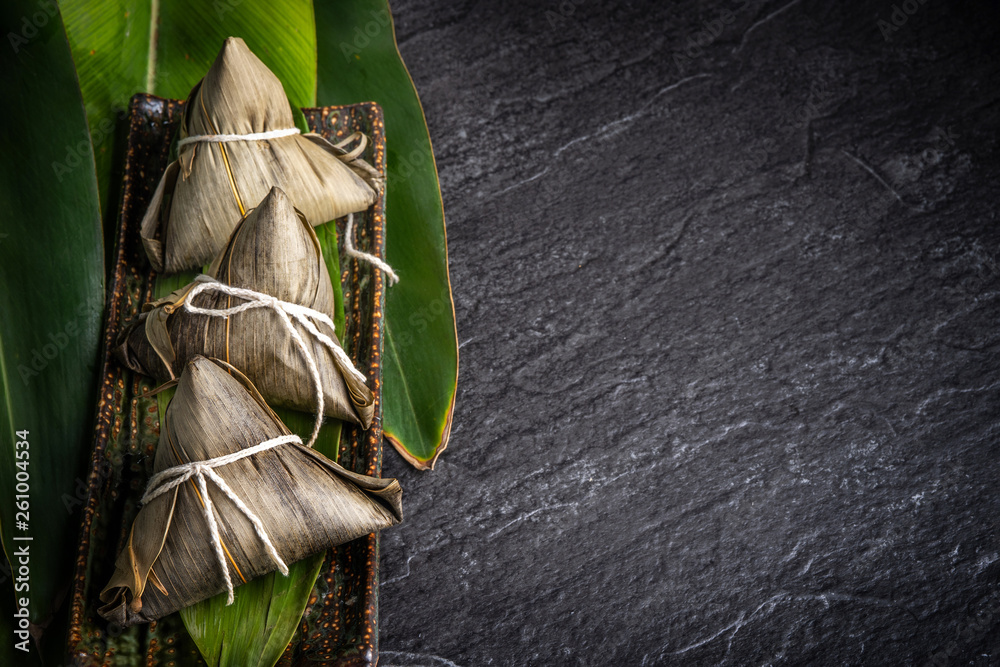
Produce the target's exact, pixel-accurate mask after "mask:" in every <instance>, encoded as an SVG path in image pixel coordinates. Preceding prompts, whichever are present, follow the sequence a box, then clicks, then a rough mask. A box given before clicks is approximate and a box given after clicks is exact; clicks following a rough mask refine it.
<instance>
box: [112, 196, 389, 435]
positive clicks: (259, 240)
mask: <svg viewBox="0 0 1000 667" xmlns="http://www.w3.org/2000/svg"><path fill="white" fill-rule="evenodd" d="M338 287H339V285H338ZM247 290H249V292H248V291H247ZM333 309H334V294H333V287H332V284H331V282H330V274H329V272H328V271H327V269H326V265H325V264H324V262H323V253H322V250H321V248H320V245H319V240H318V239H317V237H316V232H315V231H314V230H313V228H312V226H310V225H309V224H308V222H306V220H305V219H304V217H303V216H302V215H301V214H300V213H299V212H298V211H297V210H296V209H295V208H294V207H293V206H292V203H291V202H290V201H289V199H288V197H287V196H286V195H285V193H284V192H282V191H281V190H280V189H279V188H272V189H271V192H270V193H268V195H267V197H265V198H264V200H263V201H262V202H260V204H259V205H258V206H257V207H256V208H254V209H253V210H252V211H251V212H250V213H249V214H248V215H247V216H245V217H244V218H243V219H242V220H241V221H240V222H239V224H238V225H237V227H236V229H234V230H233V232H232V235H231V238H230V240H229V244H228V245H227V246H226V247H225V248H224V249H223V251H222V252H221V253H220V254H219V256H218V257H217V258H216V259H215V261H214V262H213V263H212V266H211V268H210V270H209V276H208V277H204V276H203V277H201V278H200V279H199V280H196V281H195V282H193V283H191V284H189V285H187V286H185V287H182V288H181V289H179V290H176V291H175V292H173V293H172V294H170V295H168V296H166V297H164V298H162V299H160V300H159V301H156V302H154V303H152V304H147V305H146V307H145V310H146V312H144V313H142V315H140V317H139V319H138V321H136V322H134V323H132V324H131V325H130V326H129V327H127V328H126V329H125V330H124V331H123V332H122V334H121V336H120V337H119V340H118V345H117V348H116V350H115V353H116V355H117V357H118V359H119V360H120V361H121V362H122V363H123V364H125V365H126V366H127V367H128V368H130V369H132V370H133V371H136V372H139V373H143V374H145V375H150V376H153V377H155V378H157V379H159V380H169V379H172V378H175V377H177V376H178V375H179V374H180V371H181V370H183V368H184V366H185V364H186V363H187V361H188V360H189V359H191V358H192V357H193V356H194V355H196V354H203V355H206V356H210V357H217V358H220V359H224V360H225V361H227V362H228V363H231V364H233V365H234V366H236V367H237V368H239V369H240V371H242V372H243V373H245V374H246V375H247V377H249V378H250V380H251V381H252V382H253V383H254V384H255V385H256V386H257V387H258V388H259V390H260V392H261V393H262V394H263V396H264V397H265V399H266V400H268V401H269V402H271V403H272V404H274V405H281V406H285V407H290V408H295V409H298V410H303V411H316V412H317V414H318V416H319V417H321V416H322V415H323V414H325V415H327V416H330V417H336V418H338V419H344V420H347V421H352V422H360V423H361V424H363V425H364V426H365V427H367V426H368V425H369V424H370V423H371V420H372V415H373V412H374V399H373V396H372V392H371V390H370V389H369V388H368V386H367V385H366V384H365V378H364V376H363V375H362V374H361V373H359V372H358V371H357V370H356V369H355V368H354V366H353V364H352V363H351V361H350V359H349V358H348V357H347V355H346V354H345V353H344V351H343V350H342V349H341V347H340V344H339V343H338V342H337V337H336V335H335V334H334V330H333V322H332V318H333ZM319 386H321V387H322V391H319V389H318V387H319ZM318 404H321V405H322V410H318V409H317V405H318ZM317 427H318V423H317Z"/></svg>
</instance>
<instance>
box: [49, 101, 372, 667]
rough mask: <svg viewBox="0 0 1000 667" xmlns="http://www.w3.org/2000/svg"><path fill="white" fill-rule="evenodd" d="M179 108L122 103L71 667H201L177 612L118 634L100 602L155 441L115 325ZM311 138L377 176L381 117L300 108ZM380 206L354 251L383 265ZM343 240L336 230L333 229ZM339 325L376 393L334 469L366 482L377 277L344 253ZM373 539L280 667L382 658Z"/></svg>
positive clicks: (332, 577) (143, 275)
mask: <svg viewBox="0 0 1000 667" xmlns="http://www.w3.org/2000/svg"><path fill="white" fill-rule="evenodd" d="M183 109H184V103H183V102H179V101H177V100H167V99H162V98H159V97H154V96H152V95H136V96H135V97H133V98H132V102H131V105H130V112H131V113H130V127H129V135H128V146H127V155H126V162H125V176H124V182H123V186H122V189H123V195H122V209H121V218H120V226H119V229H118V238H117V242H116V246H115V264H114V266H113V268H112V273H111V275H110V277H109V282H108V299H107V313H106V318H105V331H104V338H103V343H104V344H103V350H102V358H101V360H100V363H101V371H102V372H101V387H100V394H99V400H98V407H97V423H96V427H95V429H96V433H95V441H94V451H93V456H92V458H91V468H90V473H89V477H88V480H87V484H88V489H87V494H88V495H87V502H86V505H85V507H84V508H83V520H82V521H83V524H82V527H81V540H80V548H79V552H78V554H77V562H76V574H75V578H74V583H73V591H72V600H71V604H72V609H71V618H70V632H69V645H68V651H69V654H70V659H71V660H70V661H71V664H74V665H81V666H82V665H93V666H97V665H107V666H111V665H122V666H123V667H124V666H126V665H128V666H132V665H171V664H173V665H196V664H204V663H203V662H202V660H201V657H200V655H199V654H198V650H197V648H196V647H195V645H194V643H193V642H192V640H191V639H190V637H189V636H188V635H187V633H186V632H185V630H184V626H183V624H182V622H181V620H180V617H179V615H178V614H171V615H170V616H167V617H166V618H163V619H160V620H159V621H157V622H155V623H150V624H149V625H140V626H136V627H132V628H128V629H127V630H124V631H122V630H121V629H119V628H116V627H109V624H108V623H107V622H106V621H105V620H104V619H103V618H101V617H100V616H99V615H98V614H97V608H98V607H99V606H100V604H101V602H100V600H99V599H98V594H99V593H100V591H101V589H102V588H103V587H104V585H105V583H107V581H108V580H109V578H110V577H111V574H112V572H113V571H114V563H115V558H116V557H117V555H118V552H119V551H120V550H121V548H122V546H123V545H124V543H125V540H126V538H127V536H128V531H129V528H130V526H131V525H132V521H133V519H134V518H135V515H136V514H137V512H138V510H139V498H140V496H141V495H142V493H143V490H144V488H145V486H146V481H147V480H148V478H149V475H150V471H151V469H152V466H153V456H154V453H155V452H156V445H157V442H158V440H159V429H160V421H159V413H158V408H157V402H156V397H152V398H143V397H141V395H142V394H145V393H147V392H148V391H150V390H151V389H153V388H154V386H155V384H154V381H153V380H152V379H151V378H148V377H145V376H142V375H138V374H136V373H132V372H131V371H129V370H127V369H125V368H123V367H122V366H121V365H120V364H119V363H118V362H117V361H116V360H115V359H114V358H113V357H112V356H111V354H110V350H111V349H112V348H113V346H114V342H115V339H116V338H117V336H118V332H119V331H121V329H122V327H123V326H124V325H125V324H126V323H127V322H129V321H131V320H132V319H134V318H135V317H136V316H137V314H138V313H139V312H140V309H141V307H142V304H143V303H145V302H147V301H149V300H151V297H152V293H153V285H154V279H155V273H154V272H153V271H152V269H151V268H150V266H149V262H148V261H147V260H146V256H145V253H144V252H143V249H142V243H141V242H140V239H139V223H140V222H141V220H142V216H143V215H144V213H145V212H146V207H147V205H148V204H149V200H150V198H151V197H152V194H153V190H154V189H155V188H156V185H157V183H159V180H160V177H161V176H162V175H163V172H164V170H165V169H166V167H167V164H168V161H169V155H170V146H171V142H172V140H173V138H174V136H175V134H176V132H177V129H178V124H179V122H180V120H181V115H182V112H183ZM303 112H304V114H305V117H306V121H307V122H308V124H309V127H310V129H312V130H313V131H314V132H318V133H319V134H322V135H323V136H325V137H326V138H327V139H330V140H331V141H334V142H336V141H339V140H340V139H343V138H345V137H347V136H348V135H350V134H351V133H353V132H356V131H361V132H364V133H365V134H367V135H368V138H369V140H370V143H369V146H368V149H367V151H366V153H365V156H364V157H365V159H366V160H368V162H369V163H370V164H371V165H372V166H374V167H375V168H376V169H378V170H379V172H380V173H382V174H383V176H384V175H385V126H384V124H383V121H382V110H381V109H380V108H379V106H378V105H377V104H374V103H371V102H368V103H363V104H354V105H350V106H344V107H322V108H315V109H303ZM384 210H385V198H384V196H383V197H382V198H380V199H379V200H378V201H377V202H376V203H375V206H374V207H373V208H372V209H370V210H369V211H368V212H366V213H365V214H364V215H356V216H355V222H356V224H355V245H356V247H358V249H360V250H364V251H366V252H369V253H373V254H375V255H377V256H379V257H385V243H384V241H385V235H384V229H385V227H384V224H385V217H384ZM337 228H338V233H339V234H342V233H343V221H342V220H338V221H337ZM340 266H341V276H340V282H341V286H342V288H343V291H344V310H345V314H346V317H347V327H346V329H347V333H346V337H345V347H346V348H347V352H348V354H350V356H351V358H352V359H353V360H354V364H355V366H357V368H358V369H359V370H360V371H361V372H362V373H364V374H365V375H366V376H367V377H368V378H369V380H370V386H371V388H372V390H373V392H374V394H375V419H374V420H373V422H372V426H371V428H369V429H367V430H365V429H362V428H361V427H360V426H356V425H351V424H345V425H344V431H343V436H342V437H341V445H340V453H339V462H340V464H341V465H343V466H344V467H346V468H348V469H351V470H354V471H356V472H359V473H364V474H366V475H379V474H380V473H381V468H382V405H381V398H382V369H381V354H382V313H383V308H384V305H385V293H384V290H383V286H384V285H383V276H382V274H381V272H378V271H373V270H372V269H371V267H370V266H369V265H367V264H361V265H359V264H358V262H357V261H355V260H352V259H350V258H348V257H346V256H345V255H344V253H343V252H342V251H341V254H340ZM378 546H379V543H378V536H377V535H369V536H367V537H365V538H361V539H358V540H354V541H353V542H350V543H348V544H345V545H342V546H340V547H337V548H336V549H331V550H330V551H329V552H328V553H327V556H326V560H325V561H324V563H323V567H322V569H321V570H320V576H319V578H318V579H317V581H316V585H315V587H314V588H313V594H312V596H311V598H310V600H309V603H308V605H307V606H306V610H305V613H304V614H303V616H302V621H301V623H300V624H299V628H298V631H297V632H296V635H295V637H294V638H293V639H292V643H291V644H290V645H289V647H288V648H287V649H286V650H285V653H284V655H283V656H282V658H281V660H280V662H279V663H278V664H279V665H286V666H290V665H316V664H328V665H341V666H345V667H346V666H347V665H351V666H353V665H373V664H374V663H375V662H376V658H377V652H378V629H377V620H378Z"/></svg>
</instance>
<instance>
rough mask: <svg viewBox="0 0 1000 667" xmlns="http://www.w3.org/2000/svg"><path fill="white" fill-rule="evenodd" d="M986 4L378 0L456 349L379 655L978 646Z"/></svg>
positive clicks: (989, 154)
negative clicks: (426, 197) (442, 236)
mask: <svg viewBox="0 0 1000 667" xmlns="http://www.w3.org/2000/svg"><path fill="white" fill-rule="evenodd" d="M990 4H992V5H994V6H995V3H976V2H966V3H957V2H946V1H945V0H925V1H923V2H921V1H919V0H908V2H905V3H903V2H897V3H896V5H895V7H897V8H898V10H897V9H894V6H893V4H892V3H891V2H889V1H888V0H886V1H883V2H853V3H842V2H820V1H819V0H804V1H793V2H785V0H781V1H778V2H774V1H770V0H731V1H730V2H728V3H712V2H684V3H654V2H648V3H641V2H627V3H612V2H608V1H606V0H567V1H565V2H562V3H561V4H560V3H559V2H557V1H556V0H551V1H550V2H547V3H546V2H542V3H535V2H529V1H519V2H502V3H500V2H452V1H448V2H446V1H445V0H437V1H431V0H424V1H416V0H398V1H397V2H395V3H394V10H395V14H396V19H397V30H398V37H399V42H400V50H401V51H402V54H403V56H404V58H405V59H406V62H407V64H408V65H409V67H410V71H411V73H412V75H413V78H414V80H415V82H416V84H417V87H418V89H419V91H420V93H421V96H422V99H423V103H424V108H425V110H426V113H427V118H428V123H429V125H430V129H431V135H432V138H433V140H434V145H435V150H436V153H437V159H438V167H439V169H440V173H441V188H442V192H443V196H444V203H445V210H446V215H447V219H448V234H449V239H448V249H449V252H450V254H451V276H452V284H453V288H454V296H455V309H456V313H457V318H458V331H459V340H460V342H461V355H462V356H461V371H460V378H459V392H458V401H457V408H456V412H455V421H454V430H453V431H452V438H451V445H450V447H449V449H448V451H447V452H445V454H444V455H443V456H442V457H441V459H440V461H439V464H438V466H437V469H436V470H435V471H433V472H431V473H419V472H416V471H414V470H411V469H409V468H408V467H407V466H406V465H405V464H404V463H403V462H402V461H401V460H400V459H399V458H398V457H397V456H396V455H395V454H394V453H393V452H387V454H386V464H385V471H384V472H385V474H386V475H387V476H396V477H399V478H400V479H401V481H402V483H403V486H404V489H405V501H406V512H407V518H406V521H405V523H404V525H402V526H400V527H398V528H394V529H392V530H389V531H386V532H385V533H384V535H383V542H382V545H383V556H382V585H381V605H382V606H381V648H382V659H381V663H380V664H381V665H382V667H388V666H390V665H395V666H397V667H404V666H405V667H416V666H418V665H426V666H429V667H440V666H446V667H454V666H455V665H460V666H462V667H470V666H473V665H664V664H692V665H702V664H706V665H707V664H721V665H765V664H773V665H799V664H818V665H841V664H851V665H854V664H864V665H882V664H898V665H924V664H927V663H929V662H930V663H932V664H938V665H945V664H947V665H988V664H989V665H996V664H1000V553H998V552H1000V534H998V530H997V520H998V511H1000V494H998V483H1000V463H998V460H997V457H998V454H1000V445H998V439H1000V419H998V399H1000V358H998V354H997V350H998V343H1000V330H998V327H997V316H998V314H1000V264H998V261H1000V259H998V257H1000V229H998V226H997V222H996V212H995V211H996V206H995V203H996V200H997V196H998V194H1000V185H998V176H1000V169H998V160H997V157H998V135H997V131H998V128H1000V105H998V100H1000V92H998V83H1000V76H998V73H1000V72H998V70H1000V63H998V50H1000V48H998V44H1000V20H998V18H1000V17H998V15H997V14H998V12H997V10H996V9H990V8H989V7H988V6H987V5H990ZM726 10H729V11H730V12H731V13H727V12H726ZM880 20H881V21H883V22H884V23H882V24H881V27H880V23H879V21H880ZM893 21H895V23H898V24H899V25H898V26H896V25H894V23H893ZM887 36H888V39H887ZM390 140H391V138H390ZM389 242H390V243H391V242H392V238H391V230H390V237H389Z"/></svg>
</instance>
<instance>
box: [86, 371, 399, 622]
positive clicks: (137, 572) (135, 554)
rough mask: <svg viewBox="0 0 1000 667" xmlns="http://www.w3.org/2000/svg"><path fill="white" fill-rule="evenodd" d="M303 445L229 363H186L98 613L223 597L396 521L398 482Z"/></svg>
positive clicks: (137, 611) (119, 617)
mask: <svg viewBox="0 0 1000 667" xmlns="http://www.w3.org/2000/svg"><path fill="white" fill-rule="evenodd" d="M300 442H301V441H300V440H299V439H298V437H297V436H293V435H291V434H290V431H289V430H288V429H287V428H286V427H285V425H284V424H282V422H281V420H280V419H278V417H277V416H276V415H275V414H274V413H273V412H272V411H271V409H270V408H269V407H268V406H267V404H266V403H265V402H264V399H263V398H262V397H261V396H260V394H259V393H257V391H256V390H255V388H254V386H253V384H252V383H250V381H249V380H247V379H246V377H245V376H243V375H242V374H240V373H239V372H238V371H236V370H235V369H234V368H232V367H231V366H229V365H228V364H224V363H223V362H218V361H213V360H209V359H206V358H205V357H200V356H198V357H195V358H193V359H192V360H191V361H190V362H188V364H187V366H186V368H185V370H184V373H183V374H182V375H181V378H180V381H179V384H178V386H177V393H176V394H175V395H174V398H173V400H172V401H171V402H170V404H169V406H168V407H167V410H166V413H165V414H164V415H163V419H162V426H161V435H160V445H159V447H158V449H157V451H156V459H155V462H154V465H153V473H154V475H153V477H152V478H151V479H150V482H149V486H148V487H147V489H146V494H145V496H144V498H143V506H142V509H140V510H139V513H138V515H137V516H136V518H135V521H134V522H133V525H132V529H131V531H130V533H129V538H128V542H127V544H126V546H125V548H124V549H123V550H122V552H121V554H119V556H118V559H117V561H116V563H115V565H116V569H115V573H114V574H113V575H112V577H111V580H110V581H109V582H108V585H107V586H106V587H105V588H104V590H103V591H102V592H101V595H100V597H101V600H102V601H103V602H105V603H106V604H105V605H104V606H103V607H101V608H100V609H99V613H100V614H101V615H102V616H103V617H104V618H106V619H108V620H110V621H114V622H116V623H118V624H119V625H121V626H123V627H125V626H130V625H134V624H136V623H146V622H149V621H153V620H155V619H158V618H161V617H163V616H165V615H166V614H169V613H171V612H174V611H177V610H178V609H182V608H183V607H187V606H190V605H192V604H194V603H196V602H198V601H200V600H204V599H207V598H209V597H212V596H214V595H217V594H219V593H221V592H223V591H226V590H228V591H229V594H230V596H229V597H230V602H231V601H232V589H233V587H236V586H239V585H241V584H243V583H246V582H247V581H250V580H252V579H254V578H256V577H259V576H261V575H264V574H267V573H268V572H272V571H275V570H281V571H283V572H287V565H288V564H290V563H294V562H296V561H298V560H301V559H302V558H306V557H307V556H310V555H312V554H314V553H318V552H320V551H324V550H326V549H328V548H330V547H333V546H336V545H338V544H342V543H344V542H347V541H349V540H352V539H355V538H358V537H361V536H363V535H367V534H369V533H372V532H374V531H376V530H380V529H383V528H387V527H389V526H392V525H394V524H396V523H399V521H401V520H402V505H401V497H402V490H401V489H400V486H399V483H398V482H397V481H396V480H394V479H378V478H375V477H368V476H366V475H360V474H357V473H354V472H350V471H348V470H346V469H344V468H343V467H341V466H340V465H338V464H337V463H335V462H333V461H331V460H329V459H327V458H326V457H325V456H323V455H322V454H320V453H318V452H316V451H313V450H312V449H309V448H308V447H304V446H303V445H301V444H300ZM254 452H255V453H254ZM195 464H200V465H201V466H202V468H198V467H197V466H196V465H195ZM185 475H186V476H185ZM241 505H242V507H241ZM209 517H211V520H210V519H209ZM213 523H214V526H215V527H214V528H213Z"/></svg>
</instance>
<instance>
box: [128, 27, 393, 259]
mask: <svg viewBox="0 0 1000 667" xmlns="http://www.w3.org/2000/svg"><path fill="white" fill-rule="evenodd" d="M262 134H263V135H264V136H267V137H269V138H266V139H261V138H254V137H255V135H258V136H259V135H262ZM275 135H276V136H275ZM178 145H179V151H178V159H177V161H176V162H173V163H171V164H170V166H168V167H167V171H166V173H165V174H164V176H163V178H162V180H161V181H160V184H159V186H158V187H157V189H156V191H155V193H154V195H153V199H152V201H151V202H150V205H149V209H148V210H147V211H146V215H145V217H144V219H143V221H142V227H141V236H142V241H143V245H144V246H145V248H146V254H147V255H148V257H149V260H150V263H151V264H152V265H153V268H154V269H155V270H156V271H158V272H166V273H175V272H177V271H183V270H191V269H198V268H200V267H202V266H204V265H205V264H206V263H208V262H209V261H211V260H212V258H213V257H215V256H216V255H217V254H218V252H219V251H220V250H221V249H222V247H223V246H224V245H225V244H226V241H227V239H228V238H229V235H230V232H232V230H233V227H234V226H235V225H236V223H237V221H239V219H240V218H241V217H242V216H243V215H244V214H245V213H246V211H247V210H248V209H249V208H250V207H251V206H253V205H254V203H256V202H258V201H260V200H261V199H262V198H263V197H264V195H266V194H267V192H268V190H270V189H271V186H273V185H277V186H279V187H281V188H282V189H283V190H285V192H287V193H288V195H289V196H290V197H291V198H292V201H294V202H295V205H296V207H297V208H298V209H299V210H300V211H302V212H303V213H304V214H305V216H306V219H307V220H308V221H309V222H310V224H312V225H320V224H323V223H325V222H328V221H330V220H333V219H335V218H339V217H342V216H344V215H347V214H348V213H354V212H358V211H363V210H365V209H366V208H368V207H369V206H370V205H371V204H373V203H374V202H375V200H376V198H377V197H378V192H379V190H380V189H381V187H382V179H381V177H380V176H379V174H378V172H376V171H375V170H374V169H373V168H372V167H371V166H370V165H368V164H367V163H366V162H364V161H363V160H360V159H358V155H357V153H358V152H359V151H352V152H350V153H348V152H347V151H345V150H343V149H342V148H340V147H339V146H334V145H332V144H330V143H329V142H328V141H326V139H324V138H323V137H321V136H319V135H318V134H312V133H309V134H305V135H301V134H298V130H297V129H295V123H294V121H293V117H292V111H291V107H290V105H289V101H288V98H287V96H286V95H285V91H284V88H283V87H282V85H281V81H279V80H278V78H277V77H276V76H275V75H274V74H273V73H272V72H271V71H270V70H269V69H268V68H267V66H266V65H264V63H262V62H261V61H260V59H258V58H257V56H255V55H254V54H253V53H252V52H251V51H250V49H249V48H247V45H246V44H245V43H244V42H243V40H242V39H239V38H237V37H230V38H228V39H227V40H226V41H225V44H224V45H223V47H222V50H221V51H220V53H219V55H218V57H217V58H216V60H215V62H214V63H213V65H212V67H211V68H210V69H209V70H208V73H207V74H206V75H205V78H204V79H202V81H201V82H200V83H198V85H196V86H195V87H194V89H192V91H191V94H190V95H189V96H188V100H187V106H186V108H185V110H184V116H183V119H182V121H181V127H180V141H179V144H178Z"/></svg>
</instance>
